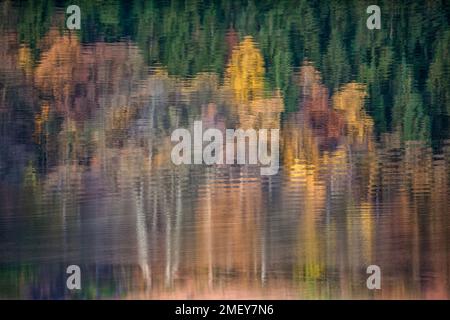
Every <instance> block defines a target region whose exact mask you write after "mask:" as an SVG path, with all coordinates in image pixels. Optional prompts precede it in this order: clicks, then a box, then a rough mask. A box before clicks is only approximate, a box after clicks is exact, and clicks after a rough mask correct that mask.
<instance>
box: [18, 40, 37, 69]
mask: <svg viewBox="0 0 450 320" xmlns="http://www.w3.org/2000/svg"><path fill="white" fill-rule="evenodd" d="M18 60H19V66H20V67H21V68H22V69H23V70H24V71H25V74H26V75H30V74H31V72H32V69H33V61H32V59H31V50H30V48H29V47H27V46H21V47H20V48H19V57H18Z"/></svg>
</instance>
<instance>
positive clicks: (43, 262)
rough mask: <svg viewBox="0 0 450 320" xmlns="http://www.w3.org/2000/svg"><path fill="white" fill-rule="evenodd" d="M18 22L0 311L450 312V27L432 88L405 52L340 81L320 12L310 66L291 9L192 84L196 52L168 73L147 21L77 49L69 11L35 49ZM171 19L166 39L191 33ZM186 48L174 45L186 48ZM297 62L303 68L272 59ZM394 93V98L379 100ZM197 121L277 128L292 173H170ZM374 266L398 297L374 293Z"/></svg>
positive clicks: (11, 14)
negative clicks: (72, 287)
mask: <svg viewBox="0 0 450 320" xmlns="http://www.w3.org/2000/svg"><path fill="white" fill-rule="evenodd" d="M139 3H140V2H139ZM331 3H333V2H331ZM1 5H2V7H1V10H2V11H1V12H2V13H1V14H2V17H1V20H2V21H3V22H2V23H0V25H1V30H0V39H1V42H0V43H1V44H0V57H1V58H0V59H1V61H2V63H1V64H0V91H1V96H0V130H1V146H0V151H1V155H0V177H1V179H0V201H1V205H0V234H1V235H2V237H1V239H0V245H1V248H2V250H1V251H0V298H10V297H19V298H52V297H53V298H70V297H76V298H111V297H112V298H119V297H122V298H278V299H279V298H385V299H387V298H396V299H398V298H407V299H414V298H445V299H448V298H449V293H450V286H449V279H450V278H449V277H450V260H449V259H450V249H449V247H448V243H449V240H450V239H449V237H450V229H449V226H450V221H449V217H448V213H449V200H448V199H449V195H450V190H449V186H450V181H449V179H450V169H449V168H450V139H449V137H448V134H447V132H448V126H447V122H446V121H447V117H448V110H450V109H446V108H449V106H450V98H449V97H448V95H445V93H444V92H443V91H444V90H446V89H445V84H442V83H441V82H445V81H448V80H449V72H450V69H449V68H448V62H446V58H448V57H446V56H445V53H443V52H445V50H448V48H449V44H450V43H449V42H448V41H447V40H448V39H450V37H449V36H448V34H449V31H448V12H447V11H448V8H446V9H445V10H447V11H445V12H447V16H442V17H441V18H442V21H445V23H444V22H442V29H443V31H442V32H440V33H438V34H439V36H438V37H437V38H436V39H435V42H436V43H437V45H436V46H434V47H433V48H435V50H436V52H435V53H433V58H432V60H431V61H428V62H427V63H428V64H427V65H428V66H430V67H429V70H428V69H427V70H426V71H427V72H428V76H427V80H426V81H424V80H420V81H421V82H423V83H421V84H417V83H416V82H417V81H418V80H417V79H416V77H417V74H418V73H421V74H422V73H424V72H425V71H424V70H425V67H423V68H422V69H423V70H422V69H421V70H419V71H417V70H415V69H414V67H413V66H412V65H411V64H410V63H408V62H406V60H405V58H398V59H394V58H392V56H393V55H394V54H395V52H394V51H393V49H392V47H391V46H386V47H383V46H381V47H377V48H376V50H377V51H380V52H381V53H380V54H381V55H382V56H383V57H384V58H383V59H384V60H383V61H378V62H375V59H374V60H373V61H372V62H370V63H367V64H361V67H360V68H361V70H360V74H359V76H353V75H352V72H351V70H347V71H345V70H334V69H333V68H335V67H337V66H338V65H339V66H342V68H344V69H345V68H347V66H349V65H350V62H348V63H347V62H346V61H343V62H342V63H341V64H339V59H340V58H342V59H344V58H345V56H341V55H340V48H341V45H340V43H341V41H342V39H339V38H338V37H337V36H336V34H335V32H332V34H331V35H328V37H329V38H330V39H329V44H328V46H327V48H328V49H326V52H323V53H321V52H320V50H322V49H320V48H324V47H325V46H321V45H320V44H319V43H317V46H314V44H315V43H316V42H315V41H316V40H317V41H319V40H320V41H322V40H321V39H315V38H314V36H313V35H312V34H311V32H309V31H308V30H310V29H311V28H314V26H315V25H316V24H315V22H314V21H315V20H314V19H313V17H314V16H315V15H314V12H315V10H318V9H316V8H314V7H313V6H312V5H311V4H310V3H309V2H308V1H302V2H301V6H302V10H304V11H305V12H306V13H307V14H306V16H307V17H310V19H311V23H310V24H309V25H307V26H302V27H304V28H303V29H302V32H305V33H304V34H303V33H302V34H301V35H302V37H310V38H311V39H310V41H308V42H305V43H304V44H302V45H304V46H305V47H303V48H300V47H301V46H302V45H300V44H298V43H295V41H294V40H292V41H293V42H294V44H291V45H289V44H287V43H285V42H284V41H287V40H286V39H287V38H285V37H284V35H279V34H278V33H277V32H278V31H280V30H282V26H280V25H279V24H281V23H282V22H281V21H280V19H282V18H281V17H278V16H277V14H276V9H277V8H274V10H273V11H270V12H268V13H267V17H269V18H267V19H273V20H271V22H273V23H274V25H275V26H274V27H273V28H274V30H269V31H267V30H266V31H267V32H269V34H270V37H268V38H264V35H255V34H254V32H252V31H251V30H250V31H248V32H246V29H245V27H242V26H240V25H239V24H240V23H242V22H239V21H240V20H238V19H236V20H237V21H235V24H234V26H233V27H228V26H227V27H226V28H223V29H224V30H222V31H223V34H221V35H223V38H222V39H220V40H221V41H220V43H221V45H223V46H225V47H224V48H222V49H221V50H222V51H221V55H217V54H215V52H212V53H211V58H210V59H211V60H214V61H215V62H214V63H217V64H219V65H220V66H221V67H220V68H216V67H213V68H204V69H203V70H201V68H199V70H198V72H184V71H183V70H185V69H183V67H181V66H179V65H178V64H183V62H185V63H186V66H184V67H186V68H194V69H195V68H197V67H192V65H194V66H196V63H195V61H194V62H192V61H190V60H189V61H188V59H190V58H191V54H192V52H190V51H189V50H187V51H183V50H182V48H181V49H180V48H177V50H174V51H169V49H170V48H169V47H166V48H164V49H161V48H159V49H158V50H161V55H162V57H161V58H160V59H156V58H155V55H156V54H154V51H153V50H157V49H155V48H154V47H153V46H152V45H154V46H158V45H161V42H156V41H155V42H154V43H153V42H151V41H152V40H151V39H149V38H145V40H143V35H142V34H140V33H139V32H142V31H141V30H140V29H139V28H140V27H141V25H140V24H139V22H142V23H143V21H145V17H139V19H141V20H139V19H137V20H138V22H136V25H138V27H139V28H138V31H139V32H138V33H137V34H136V35H133V36H132V37H126V36H124V37H119V35H120V32H119V31H114V29H111V28H112V24H111V25H109V27H108V28H105V30H106V31H104V30H103V31H102V32H104V34H102V35H103V37H100V36H99V37H98V39H95V41H93V40H91V39H86V37H89V35H88V34H81V35H80V34H77V33H73V32H66V31H61V28H60V27H59V26H60V25H61V24H63V23H64V12H63V11H61V10H56V9H55V11H54V12H52V14H51V15H50V16H49V18H48V21H45V23H43V25H45V26H46V27H45V28H44V27H42V26H40V28H38V27H39V26H36V29H38V30H39V32H42V35H40V36H38V37H36V39H34V38H33V39H23V35H22V31H21V24H20V23H19V19H20V10H21V8H18V7H15V6H13V5H12V4H11V3H10V2H5V3H1ZM140 5H141V4H136V6H137V7H139V6H140ZM223 5H224V4H221V5H218V6H219V7H220V6H223ZM155 6H156V5H155ZM193 6H194V5H193ZM280 6H281V5H280ZM430 6H431V5H430ZM361 7H363V5H361ZM118 8H119V9H120V8H122V7H120V6H119V7H118ZM195 8H196V7H195ZM214 8H215V7H214V6H212V8H209V9H208V10H213V9H214ZM119 9H117V10H119ZM122 9H123V8H122ZM278 9H279V8H278ZM439 9H441V11H442V8H439V7H436V8H435V7H433V6H431V7H430V9H429V10H430V12H429V13H428V14H429V15H430V17H434V15H435V14H436V12H439V11H440V10H439ZM92 10H94V9H92ZM111 10H113V9H111ZM114 10H116V9H114ZM152 10H153V9H151V10H150V9H149V10H148V11H146V10H144V14H145V15H147V14H148V15H150V16H152V14H155V12H154V11H152ZM154 10H156V9H154ZM161 10H163V11H162V12H165V14H167V16H164V19H166V20H165V21H166V23H167V24H170V23H174V24H175V23H176V22H174V21H173V19H175V18H174V17H173V15H174V14H175V13H179V14H180V15H181V16H180V18H179V19H180V21H185V20H183V19H184V18H183V17H185V14H186V12H178V11H177V10H181V9H179V8H176V9H173V10H174V11H173V12H172V11H170V10H172V9H170V8H164V9H161ZM164 10H169V11H167V12H166V11H164ZM205 10H206V9H205ZM217 10H219V9H217ZM246 10H249V12H247V14H249V15H250V14H251V10H254V11H255V12H257V13H258V10H262V9H260V8H259V7H258V8H253V9H251V7H249V8H247V9H246ZM284 10H287V9H286V8H284ZM188 11H189V10H188ZM344 11H345V8H340V7H339V8H337V11H336V14H337V15H340V14H344V13H343V12H344ZM111 12H115V11H111ZM111 12H109V13H111ZM217 15H219V14H217ZM119 16H121V15H119ZM205 16H206V15H205ZM411 16H413V14H412V13H411ZM212 17H213V18H214V17H215V15H212ZM213 18H211V19H213ZM105 19H106V18H105ZM186 19H187V18H186ZM399 19H400V18H399ZM445 19H447V20H445ZM192 20H195V19H192ZM330 20H331V21H334V20H333V18H330ZM105 21H108V20H107V19H106V20H105ZM179 23H180V24H181V22H179ZM186 23H188V22H186ZM189 23H192V22H191V21H190V22H189ZM211 23H212V22H211ZM398 23H399V24H400V23H401V21H400V22H398ZM424 25H426V24H425V23H424ZM164 26H165V27H167V25H164ZM270 26H271V23H269V22H267V23H262V27H261V28H262V30H265V29H264V28H270ZM316 27H317V26H316ZM174 28H175V27H174ZM208 28H211V29H214V28H213V27H208V21H206V22H204V25H202V28H198V29H196V30H197V32H198V35H197V36H198V37H199V39H201V40H199V41H205V42H207V41H210V42H211V46H218V43H219V42H218V41H219V40H217V39H215V38H214V39H203V38H201V37H203V36H205V34H204V33H207V31H208ZM249 28H250V29H251V27H249ZM317 28H319V27H317ZM175 29H176V30H177V32H178V33H174V34H172V33H169V32H168V31H167V30H165V32H166V34H165V35H166V36H167V37H169V38H174V39H175V40H176V39H177V35H179V34H182V32H184V31H183V30H178V29H177V28H175ZM187 29H189V28H187ZM187 29H186V30H187ZM111 30H113V31H111ZM305 30H306V31H305ZM357 30H358V32H357V35H356V37H360V38H361V39H360V42H363V43H364V41H365V39H362V38H363V36H362V35H361V34H360V33H359V32H361V30H359V29H357ZM94 31H95V30H94ZM161 32H162V33H164V32H163V31H161ZM396 32H397V31H396ZM100 33H101V32H100ZM194 33H195V32H194ZM321 35H322V36H323V34H322V33H321ZM112 36H114V37H115V36H117V37H118V38H117V39H116V38H114V39H113V40H114V41H112V40H111V39H109V37H112ZM387 36H389V35H387ZM149 37H150V36H149ZM405 37H406V36H405ZM183 39H184V38H181V39H179V42H181V43H183V45H182V47H183V46H185V45H188V44H186V43H185V42H183ZM264 39H266V40H267V39H272V41H274V42H279V43H278V44H276V45H274V44H271V43H267V41H266V42H265V41H264ZM258 40H259V41H258ZM302 41H303V40H302ZM377 41H378V40H377ZM405 41H406V40H405ZM142 42H144V43H145V45H143V44H142ZM269 42H270V41H269ZM173 43H174V45H175V44H176V43H178V42H176V41H174V42H173ZM306 43H308V45H307V44H306ZM296 45H298V48H297V50H303V52H304V54H303V55H302V56H301V57H300V56H297V57H295V59H294V58H292V59H291V58H289V59H287V58H286V56H283V53H282V52H283V51H280V52H278V51H276V49H275V47H277V46H279V47H281V49H280V50H283V48H287V47H290V48H292V47H295V46H296ZM307 46H311V47H307ZM375 46H378V42H376V43H375ZM430 46H431V45H430ZM330 48H331V49H330ZM333 48H334V49H333ZM408 48H409V47H408ZM166 50H167V51H166ZM195 50H197V48H196V49H195ZM333 50H336V51H333ZM367 50H369V49H367ZM373 50H374V51H375V48H374V49H373ZM408 50H409V49H408ZM411 50H412V51H414V50H415V49H414V48H413V49H411ZM182 52H189V57H183V56H182ZM175 53H178V54H179V55H180V56H179V57H178V59H175V58H172V55H173V54H175ZM152 55H153V56H152ZM318 56H321V58H318ZM322 56H323V57H322ZM350 56H351V58H350ZM185 58H186V59H185ZM300 58H301V59H300ZM347 58H348V59H356V60H358V57H357V56H356V55H351V54H349V57H347ZM220 59H222V60H223V62H220V63H219V62H217V61H219V60H220ZM296 59H297V60H298V62H295V60H296ZM327 59H333V61H335V63H333V64H327V62H326V61H327ZM402 59H403V60H402ZM430 59H431V58H430ZM216 60H217V61H216ZM222 60H220V61H222ZM324 61H325V62H324ZM189 62H191V64H190V66H188V65H189ZM351 63H352V64H353V63H358V62H355V61H353V60H352V62H351ZM424 64H425V62H424ZM274 65H276V66H277V67H276V68H275V70H274V67H273V66H274ZM446 66H447V67H446ZM349 68H350V67H349ZM438 69H439V70H440V71H438ZM280 70H281V71H280ZM393 70H396V72H395V80H393V81H392V82H393V83H392V85H389V84H388V82H387V81H389V78H390V77H391V76H392V74H393V73H394V72H393ZM437 72H441V74H439V75H437ZM374 79H375V80H374ZM433 83H434V84H433ZM448 83H450V81H449V82H448ZM427 86H428V87H427ZM387 87H392V88H394V89H392V90H394V91H395V94H392V95H393V96H392V97H390V96H389V97H387V96H386V97H384V98H380V92H382V91H383V90H385V88H387ZM426 88H431V89H430V90H431V91H430V92H428V93H424V91H426V90H428V89H426ZM447 88H448V87H447ZM386 90H388V89H386ZM389 90H391V89H389ZM423 97H429V99H430V105H431V104H432V106H433V108H431V107H430V110H432V111H428V109H427V107H425V105H426V102H424V101H426V100H425V98H423ZM377 99H381V100H383V99H384V102H382V101H377ZM386 105H389V107H387V106H386ZM377 108H382V109H383V110H382V111H380V110H379V109H377ZM387 114H388V115H387ZM196 120H202V122H203V125H204V126H205V127H210V128H213V127H214V128H218V129H220V130H225V128H255V129H259V128H267V129H271V128H275V129H280V139H281V141H280V171H279V173H278V174H277V175H275V176H261V175H260V171H259V168H258V167H257V166H252V165H232V166H230V165H212V166H194V165H192V166H175V165H173V164H172V162H171V160H170V152H171V149H172V147H173V143H172V142H171V141H170V134H171V132H172V131H173V130H174V129H177V128H180V127H189V126H191V125H192V124H193V122H194V121H196ZM433 128H434V129H435V130H436V131H439V132H440V135H437V134H436V133H435V132H433ZM436 128H437V129H436ZM70 264H77V265H80V266H81V267H82V270H83V272H84V273H83V277H84V278H83V286H84V289H83V290H82V291H80V292H78V293H73V292H70V291H68V290H67V289H65V281H64V280H63V277H64V275H65V267H66V266H67V265H70ZM371 264H376V265H379V266H380V267H381V269H382V272H383V273H382V274H383V278H382V279H383V280H382V286H383V287H382V290H379V291H370V290H367V288H366V279H367V274H366V267H367V266H368V265H371Z"/></svg>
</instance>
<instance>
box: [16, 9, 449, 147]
mask: <svg viewBox="0 0 450 320" xmlns="http://www.w3.org/2000/svg"><path fill="white" fill-rule="evenodd" d="M69 4H73V3H72V2H70V3H69V2H67V1H50V0H48V1H27V2H23V3H20V4H18V5H17V6H18V8H20V13H21V14H20V20H19V28H18V30H19V32H20V37H21V39H22V41H24V42H25V43H27V44H28V45H29V46H30V47H31V48H32V49H35V50H34V51H33V56H34V57H35V59H38V58H39V54H40V52H39V50H38V48H37V47H36V43H37V42H38V41H39V39H40V38H42V37H43V36H44V35H45V33H46V32H47V31H48V28H49V27H50V25H52V17H53V16H54V14H55V12H58V10H59V11H60V12H64V9H65V7H67V5H69ZM370 4H373V3H372V2H370V1H357V0H350V1H321V2H318V1H314V0H299V1H273V0H259V1H244V0H238V1H229V0H223V1H212V0H210V1H194V0H185V1H145V0H135V1H119V0H109V1H92V0H83V1H78V5H79V6H80V8H81V13H82V26H81V30H80V31H79V36H80V39H81V40H82V42H84V43H89V42H93V41H99V40H101V41H107V42H114V41H120V40H121V39H124V38H127V39H131V40H133V41H135V42H137V43H138V45H139V47H140V49H141V51H142V55H143V56H144V58H145V61H146V63H147V64H148V65H158V64H159V65H163V66H165V67H166V68H167V70H168V72H169V74H171V75H177V76H181V77H190V76H193V75H195V74H197V73H199V72H215V73H217V74H219V75H221V76H222V77H223V76H224V74H225V70H226V66H227V61H228V58H229V57H230V55H231V52H232V49H233V47H234V46H235V45H236V44H237V43H239V41H242V40H243V39H244V37H245V36H248V35H250V36H252V37H253V38H254V39H255V42H256V43H257V44H258V45H259V49H260V50H261V53H262V55H263V59H264V67H265V71H266V72H265V75H266V77H265V84H264V85H265V86H266V87H267V89H269V90H275V89H280V90H281V92H282V94H283V97H284V101H285V110H286V111H294V110H297V109H298V108H299V104H298V101H299V99H298V98H299V94H300V93H299V89H298V88H299V86H298V81H297V80H296V77H295V74H296V71H297V70H298V68H299V67H300V66H301V65H302V63H303V61H304V60H305V59H307V60H309V61H311V62H312V63H313V64H314V65H315V66H316V68H317V69H318V70H319V71H320V72H321V73H322V76H323V81H324V83H325V85H326V86H327V87H328V88H329V92H330V94H331V93H333V92H335V91H336V90H338V89H339V88H340V87H341V86H342V85H344V84H346V83H348V82H351V81H356V82H360V83H365V84H366V85H367V88H368V89H367V90H368V99H367V101H366V106H365V108H366V110H368V113H369V114H370V115H371V116H372V117H373V119H374V121H375V128H376V132H377V133H382V132H386V131H392V130H397V129H398V130H401V131H402V136H403V138H404V139H405V140H416V139H420V140H430V139H431V138H440V137H442V136H443V135H444V136H448V127H449V122H448V119H449V115H450V93H449V91H448V88H450V60H449V58H448V53H449V50H450V30H449V20H450V9H449V8H450V1H448V0H441V1H423V2H417V1H378V2H377V4H378V5H379V6H380V8H381V30H368V29H367V27H366V19H367V17H368V16H369V15H368V14H367V13H366V8H367V6H368V5H370ZM37 12H38V13H39V14H36V13H37ZM63 29H64V23H61V30H63Z"/></svg>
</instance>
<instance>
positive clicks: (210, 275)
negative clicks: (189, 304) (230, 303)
mask: <svg viewBox="0 0 450 320" xmlns="http://www.w3.org/2000/svg"><path fill="white" fill-rule="evenodd" d="M211 180H212V179H211ZM206 199H207V201H206V203H207V216H206V217H207V221H206V224H207V230H208V232H207V239H206V243H207V250H208V253H207V254H208V286H209V288H210V289H211V288H212V284H213V272H212V265H213V264H212V236H211V230H212V221H211V220H212V219H211V212H212V210H211V181H210V174H209V171H207V173H206Z"/></svg>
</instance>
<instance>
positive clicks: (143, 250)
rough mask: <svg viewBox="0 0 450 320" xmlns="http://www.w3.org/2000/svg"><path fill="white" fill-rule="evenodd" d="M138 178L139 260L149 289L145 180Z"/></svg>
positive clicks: (135, 192) (136, 203) (137, 226)
mask: <svg viewBox="0 0 450 320" xmlns="http://www.w3.org/2000/svg"><path fill="white" fill-rule="evenodd" d="M138 179H139V181H138V184H137V187H136V188H135V189H134V198H135V206H136V233H137V242H138V243H137V248H138V261H139V266H140V268H141V270H142V274H143V277H144V280H145V282H146V284H147V286H146V289H148V288H149V287H150V286H151V273H150V265H149V262H148V242H147V228H146V223H145V214H144V204H143V201H142V197H143V185H144V182H143V181H142V179H141V178H140V177H139V178H138Z"/></svg>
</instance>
